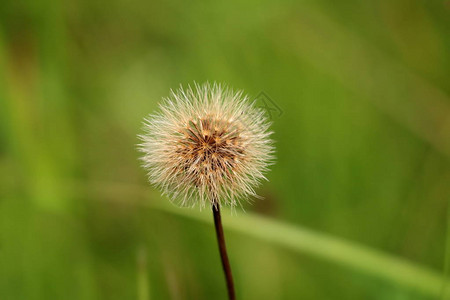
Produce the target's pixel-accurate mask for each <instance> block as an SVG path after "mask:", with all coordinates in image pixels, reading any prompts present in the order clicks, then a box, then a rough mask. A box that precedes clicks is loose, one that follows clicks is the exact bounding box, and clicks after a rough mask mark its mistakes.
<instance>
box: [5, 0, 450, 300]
mask: <svg viewBox="0 0 450 300" xmlns="http://www.w3.org/2000/svg"><path fill="white" fill-rule="evenodd" d="M207 80H208V81H210V82H212V81H217V82H225V83H228V84H229V85H230V86H232V87H234V88H236V89H242V90H245V91H246V92H247V93H248V94H249V96H250V97H251V98H253V99H257V101H260V103H261V105H262V106H263V105H264V106H267V109H268V113H269V114H271V118H272V121H273V127H272V128H273V130H274V132H275V134H274V139H275V140H276V147H277V163H276V165H274V166H273V168H272V171H271V172H270V173H269V174H268V179H269V182H267V183H265V184H264V185H263V186H262V187H261V188H260V189H259V193H260V194H261V195H262V196H264V198H265V200H263V201H255V202H254V204H253V205H246V212H245V213H238V214H237V215H235V216H230V212H227V211H225V212H224V214H225V218H226V219H225V232H226V236H227V244H228V248H229V255H230V259H231V263H232V267H233V271H234V275H235V280H236V288H237V293H238V296H239V299H398V300H400V299H450V298H448V297H450V293H449V291H446V287H445V284H444V282H445V280H444V278H445V277H446V273H447V271H446V269H447V268H446V264H447V263H446V262H447V261H448V260H449V258H450V253H448V251H447V250H446V249H448V247H447V246H446V244H447V240H448V239H447V238H446V232H447V229H446V228H447V227H448V226H447V225H446V224H447V211H448V201H449V197H450V184H449V182H450V181H449V180H450V166H449V156H450V119H449V117H450V3H449V2H448V1H421V0H400V1H357V0H345V1H331V0H319V1H268V0H263V1H253V0H246V1H240V0H231V1H197V0H193V1H179V0H168V1H144V0H112V1H100V0H76V1H51V0H33V1H22V0H18V1H12V0H3V1H1V4H0V299H7V300H10V299H12V300H15V299H26V300H29V299H64V300H66V299H67V300H70V299H108V300H113V299H127V300H128V299H138V300H149V299H226V291H225V285H224V282H223V275H222V272H221V267H220V260H219V256H218V252H217V245H216V240H215V236H214V231H213V227H212V225H211V222H210V219H211V218H212V217H211V215H210V212H209V211H203V212H197V211H196V210H191V209H181V208H180V209H178V208H174V207H173V206H170V205H169V206H167V205H166V203H167V202H168V201H167V199H165V198H162V197H160V196H159V193H158V192H157V191H155V190H154V189H153V188H152V187H151V186H150V185H149V184H148V183H147V181H146V176H145V171H143V170H142V169H141V167H140V165H139V161H138V157H139V153H138V152H137V151H136V146H135V145H136V144H137V143H138V139H137V137H136V135H137V134H138V133H140V131H141V121H142V119H143V117H145V116H146V115H147V114H149V113H151V112H152V111H154V110H155V109H156V108H157V105H158V102H159V101H160V99H161V98H162V97H164V96H167V95H168V94H169V90H170V89H171V88H177V87H178V86H179V84H189V83H193V82H194V81H196V82H204V81H207ZM261 92H263V94H261ZM261 95H263V98H261ZM274 110H275V111H274ZM230 225H232V226H230ZM305 232H306V233H307V237H305V239H303V238H301V237H302V234H303V233H305ZM266 234H267V235H269V237H268V238H267V236H266ZM446 252H447V253H448V254H446Z"/></svg>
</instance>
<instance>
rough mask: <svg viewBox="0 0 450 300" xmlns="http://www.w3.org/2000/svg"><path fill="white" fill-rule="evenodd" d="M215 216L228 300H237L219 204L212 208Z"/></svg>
mask: <svg viewBox="0 0 450 300" xmlns="http://www.w3.org/2000/svg"><path fill="white" fill-rule="evenodd" d="M212 211H213V215H214V225H215V227H216V236H217V242H218V244H219V252H220V259H221V260H222V267H223V272H224V273H225V279H226V281H227V290H228V298H229V299H230V300H235V299H236V295H235V292H234V283H233V275H232V274H231V267H230V261H229V260H228V254H227V247H226V245H225V236H224V234H223V227H222V218H221V216H220V207H219V205H218V204H215V205H213V206H212Z"/></svg>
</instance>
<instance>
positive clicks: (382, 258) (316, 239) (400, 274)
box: [87, 183, 444, 297]
mask: <svg viewBox="0 0 450 300" xmlns="http://www.w3.org/2000/svg"><path fill="white" fill-rule="evenodd" d="M87 190H88V192H89V193H92V192H93V193H99V194H101V195H102V197H101V198H102V199H109V201H124V200H123V199H127V203H129V204H133V205H144V206H146V207H148V208H150V209H153V210H158V211H161V212H164V213H168V214H171V215H174V216H177V217H183V218H188V219H191V220H194V221H198V222H203V223H207V224H211V218H210V215H209V213H207V212H205V211H203V212H200V211H198V210H194V209H186V208H179V207H176V206H174V205H171V204H170V203H168V202H167V201H159V200H155V199H157V198H158V197H156V196H155V197H151V198H152V200H151V201H145V202H143V201H135V202H129V199H141V200H143V199H148V198H149V196H152V195H150V194H149V190H147V189H145V188H142V187H140V186H136V185H127V184H120V183H113V184H111V183H106V184H95V185H93V186H89V187H87ZM91 196H92V195H91ZM223 221H224V226H225V228H226V229H227V230H233V231H234V232H236V233H239V234H243V235H247V236H249V237H253V238H257V239H260V240H261V241H265V242H267V243H270V244H272V245H276V246H280V247H284V248H288V249H290V250H292V251H294V252H296V253H301V254H306V255H309V256H311V257H313V258H316V259H321V260H324V261H328V262H330V263H334V264H338V265H341V266H344V267H347V268H350V269H353V270H355V271H357V272H361V273H365V274H369V275H372V276H374V277H377V278H380V279H383V280H386V281H389V282H391V283H392V284H394V285H399V286H403V287H405V288H409V289H411V290H415V291H418V292H422V293H424V294H427V295H430V296H434V297H438V296H439V295H440V292H441V288H442V285H443V281H444V280H443V278H442V276H441V274H439V273H438V272H436V271H433V270H431V269H429V268H427V267H425V266H421V265H418V264H416V263H414V262H411V261H408V260H406V259H403V258H401V257H397V256H395V255H391V254H388V253H385V252H383V251H379V250H376V249H373V248H370V247H366V246H364V245H360V244H358V243H355V242H351V241H348V240H345V239H341V238H339V237H335V236H331V235H328V234H324V233H320V232H317V231H314V230H310V229H306V228H302V227H300V226H298V225H296V226H294V225H290V224H287V223H284V222H280V221H278V220H273V219H269V218H266V217H263V216H260V215H257V214H254V213H236V214H235V215H233V216H232V215H231V213H230V212H229V211H225V213H224V215H223Z"/></svg>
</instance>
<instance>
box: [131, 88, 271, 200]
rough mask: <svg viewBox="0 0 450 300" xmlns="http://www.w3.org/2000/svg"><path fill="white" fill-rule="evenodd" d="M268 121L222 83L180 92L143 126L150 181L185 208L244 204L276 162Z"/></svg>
mask: <svg viewBox="0 0 450 300" xmlns="http://www.w3.org/2000/svg"><path fill="white" fill-rule="evenodd" d="M269 125H270V124H269V122H268V121H267V117H266V116H265V113H264V111H263V110H262V109H259V108H256V107H255V104H254V103H251V102H249V100H248V97H247V96H244V95H243V94H242V92H234V91H232V90H230V89H228V88H223V87H222V86H220V85H217V84H213V85H211V84H208V83H206V84H203V85H198V84H195V85H194V87H191V86H188V87H187V88H185V89H184V88H183V87H180V88H179V89H178V90H177V91H172V92H171V95H170V97H168V98H166V99H164V101H163V102H162V104H160V111H159V112H157V113H155V114H153V115H150V116H149V117H148V118H147V119H145V122H144V130H145V133H144V134H143V135H140V138H141V140H142V143H141V144H140V145H139V149H140V151H141V152H142V153H143V157H142V161H143V162H144V167H145V168H146V169H147V170H148V175H149V180H150V182H151V183H153V184H154V185H156V186H157V187H159V188H160V189H161V190H162V191H163V193H164V194H166V195H168V196H169V198H170V199H171V200H172V201H173V202H175V203H177V204H179V205H182V206H195V205H199V206H200V207H201V208H202V207H204V206H205V205H207V204H212V205H229V206H231V207H234V206H236V205H237V204H239V201H240V200H242V199H247V200H248V199H249V196H256V193H255V190H254V188H255V187H256V186H257V185H258V184H259V183H260V181H261V179H265V177H264V175H263V173H265V171H267V167H268V165H269V164H270V163H271V161H272V160H273V150H274V148H273V146H272V144H273V142H272V140H271V139H270V135H271V132H270V131H269Z"/></svg>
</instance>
